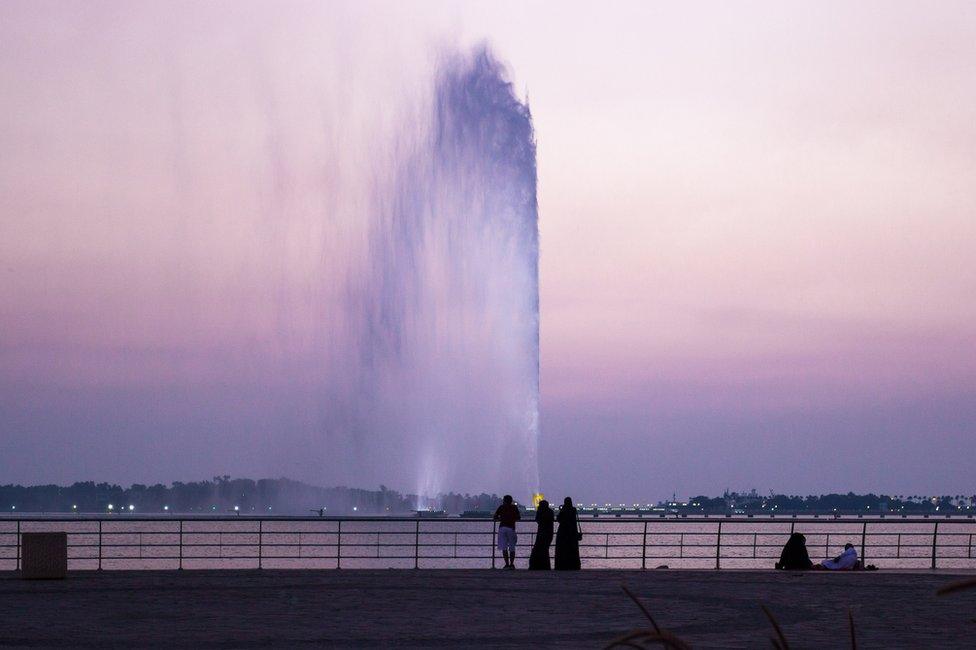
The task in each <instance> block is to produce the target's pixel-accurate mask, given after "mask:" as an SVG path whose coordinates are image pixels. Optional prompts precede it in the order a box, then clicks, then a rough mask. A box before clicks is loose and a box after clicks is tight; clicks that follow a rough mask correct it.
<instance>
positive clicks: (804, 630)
mask: <svg viewBox="0 0 976 650" xmlns="http://www.w3.org/2000/svg"><path fill="white" fill-rule="evenodd" d="M961 577H964V576H961V575H953V574H948V573H941V572H940V573H938V574H935V573H899V572H891V573H889V572H883V571H882V572H877V573H847V574H823V573H805V574H795V573H794V574H790V573H783V572H773V571H765V572H752V571H749V572H746V571H742V572H738V571H721V572H716V571H647V572H645V573H641V572H624V571H584V572H578V573H572V574H556V573H542V574H540V573H529V572H527V571H513V572H505V571H501V570H497V571H466V570H445V571H350V570H342V571H318V572H316V571H183V572H176V571H172V572H150V571H141V572H140V571H134V572H109V571H106V572H103V573H76V574H73V575H72V576H71V577H70V578H69V579H68V580H66V581H59V582H26V581H22V580H19V579H17V578H16V576H15V575H14V574H11V573H4V574H0V645H2V646H35V647H99V648H103V647H166V648H174V647H194V648H204V647H228V648H229V647H233V648H239V647H269V646H273V647H303V646H315V647H384V646H397V647H482V648H484V647H492V648H514V647H557V646H558V647H561V648H565V647H579V648H598V647H603V646H604V645H605V644H606V642H607V641H609V640H610V639H612V638H613V637H614V636H616V635H618V634H620V633H622V632H625V631H627V630H629V629H632V628H634V627H638V626H643V625H644V620H643V618H642V616H641V614H640V612H639V610H638V609H637V607H636V606H635V605H634V604H633V603H632V602H631V601H630V600H629V599H628V598H627V597H626V596H625V595H624V594H623V592H622V591H621V589H620V585H621V584H626V585H628V586H629V587H630V588H631V589H632V590H633V591H634V592H636V593H637V594H638V595H639V596H640V597H641V598H642V600H643V602H644V603H645V604H646V606H647V607H648V608H649V609H650V611H651V612H652V613H653V614H654V616H655V618H656V619H657V621H658V623H659V624H660V625H661V626H662V627H666V628H669V629H670V630H672V631H673V632H675V633H676V634H678V635H679V636H680V637H682V638H684V639H685V640H687V641H688V642H690V643H692V644H693V645H694V646H695V647H715V648H717V647H726V648H760V647H767V648H768V647H770V645H769V641H768V639H769V637H770V634H771V628H770V626H769V624H768V622H767V621H766V619H765V617H764V616H763V614H762V612H761V610H760V608H759V603H760V602H762V603H765V604H767V606H769V608H770V609H771V610H772V611H773V612H774V614H775V615H776V616H777V617H778V618H779V621H780V623H781V625H782V626H783V629H784V631H785V633H786V635H787V638H788V639H789V640H790V642H791V645H792V647H794V648H797V647H799V648H803V647H807V648H812V647H833V648H837V647H847V645H846V644H847V618H846V617H847V607H848V606H849V605H850V606H851V607H852V608H853V611H854V617H855V621H856V624H857V631H858V641H859V646H858V647H859V648H871V647H877V648H880V647H902V648H918V647H940V648H952V647H958V648H972V647H976V622H974V621H973V619H974V618H976V590H970V591H966V592H960V593H957V594H955V595H952V596H944V597H936V596H935V590H936V589H937V588H938V587H939V586H941V585H944V584H946V583H948V582H952V581H954V580H956V579H959V578H961ZM969 577H972V576H971V575H970V576H969Z"/></svg>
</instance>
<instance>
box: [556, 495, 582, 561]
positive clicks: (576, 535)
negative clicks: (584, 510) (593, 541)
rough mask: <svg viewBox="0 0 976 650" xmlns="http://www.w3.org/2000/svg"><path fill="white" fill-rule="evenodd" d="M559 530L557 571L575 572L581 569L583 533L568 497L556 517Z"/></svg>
mask: <svg viewBox="0 0 976 650" xmlns="http://www.w3.org/2000/svg"><path fill="white" fill-rule="evenodd" d="M556 521H558V522H559V530H558V531H557V532H556V570H557V571H560V570H575V569H579V568H580V554H579V543H580V538H581V537H583V533H582V532H580V529H579V519H578V518H577V516H576V508H574V507H573V500H572V499H570V498H569V497H566V498H565V499H564V500H563V506H562V507H561V508H560V509H559V515H557V516H556Z"/></svg>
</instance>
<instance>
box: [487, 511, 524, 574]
mask: <svg viewBox="0 0 976 650" xmlns="http://www.w3.org/2000/svg"><path fill="white" fill-rule="evenodd" d="M521 518H522V513H521V512H519V509H518V506H517V505H515V504H514V503H512V495H511V494H506V495H505V497H504V498H503V499H502V504H501V505H500V506H498V510H496V511H495V516H494V520H495V521H497V522H498V550H499V551H501V552H502V555H503V556H504V557H505V568H506V569H514V568H515V545H516V544H517V543H518V537H517V536H516V535H515V522H516V521H518V520H519V519H521Z"/></svg>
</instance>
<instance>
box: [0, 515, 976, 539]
mask: <svg viewBox="0 0 976 650" xmlns="http://www.w3.org/2000/svg"><path fill="white" fill-rule="evenodd" d="M17 521H20V522H55V521H56V522H65V521H73V522H78V523H87V522H98V521H101V522H118V523H123V522H148V521H151V522H160V523H161V522H172V523H174V524H175V523H178V522H180V521H183V522H194V521H201V522H209V521H220V522H225V523H226V522H232V521H238V522H241V523H244V522H257V521H267V522H293V521H303V522H339V521H341V522H357V521H362V522H377V521H385V522H410V523H414V524H415V523H416V522H417V521H420V523H421V525H425V524H426V525H436V524H443V523H448V522H449V523H456V522H465V523H488V524H491V523H493V520H492V519H490V518H488V517H453V516H452V517H438V518H424V517H383V516H375V517H371V516H363V517H358V516H357V517H317V516H311V517H300V516H290V515H280V516H278V515H246V514H242V515H230V514H229V515H223V516H210V515H201V516H199V517H198V516H195V515H192V514H181V515H171V516H167V515H158V516H147V515H127V514H119V515H109V516H98V515H94V516H87V515H51V516H45V517H32V516H26V517H22V516H15V517H12V516H9V515H0V523H4V522H10V523H15V522H17ZM720 521H721V522H722V523H723V524H725V525H729V524H731V525H738V524H742V525H750V524H757V523H764V524H776V523H781V524H783V525H784V526H786V525H788V524H791V523H804V524H806V523H810V524H826V525H829V526H844V525H850V526H859V525H861V524H865V523H868V524H872V523H878V524H899V525H901V524H934V523H935V522H936V521H938V522H940V523H943V524H945V523H949V524H952V523H959V524H972V523H974V516H973V515H956V516H946V517H942V516H933V517H929V518H902V517H901V516H900V515H899V516H892V517H885V518H878V517H871V518H868V517H864V518H859V519H832V518H829V517H825V518H816V517H795V518H794V517H792V516H789V515H786V516H783V515H778V516H776V517H764V516H758V517H751V518H743V517H726V516H725V515H715V516H712V517H679V518H675V517H667V518H665V517H658V516H654V517H615V516H614V517H607V516H600V517H589V516H586V515H583V516H581V517H580V523H584V524H585V523H596V524H608V525H615V524H617V523H639V524H641V525H643V524H644V523H647V524H648V525H653V524H654V523H672V522H674V523H682V524H688V523H709V524H716V525H717V524H718V522H720ZM530 522H531V520H526V523H530ZM724 534H725V533H724V531H723V535H724Z"/></svg>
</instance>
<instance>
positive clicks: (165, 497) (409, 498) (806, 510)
mask: <svg viewBox="0 0 976 650" xmlns="http://www.w3.org/2000/svg"><path fill="white" fill-rule="evenodd" d="M500 501H501V498H500V497H499V496H498V495H496V494H485V493H483V494H477V495H471V494H455V493H453V492H452V493H447V494H441V495H438V496H437V497H433V498H428V497H419V496H417V495H414V494H402V493H400V492H397V491H395V490H390V489H389V488H387V487H386V486H384V485H381V486H379V489H377V490H364V489H360V488H349V487H331V488H324V487H318V486H314V485H309V484H307V483H302V482H300V481H293V480H291V479H286V478H277V479H260V480H256V481H255V480H252V479H246V478H237V479H234V478H231V477H230V476H226V475H225V476H215V477H213V479H211V480H209V481H196V482H189V483H183V482H180V481H176V482H174V483H172V484H171V485H169V486H166V485H163V484H156V485H141V484H139V483H136V484H133V485H131V486H129V487H128V488H123V487H122V486H120V485H116V484H111V483H95V482H94V481H86V482H81V483H75V484H73V485H68V486H59V485H33V486H29V487H25V486H21V485H0V512H4V513H8V514H9V513H18V512H22V513H71V512H77V513H108V512H113V513H130V514H160V513H167V512H168V513H173V514H176V513H193V514H221V515H223V514H235V513H237V514H252V515H254V514H289V515H296V514H300V515H307V514H312V513H315V514H321V515H337V516H338V515H355V514H358V515H379V514H398V515H404V514H411V513H413V512H416V511H417V510H430V509H433V510H443V511H444V512H446V513H448V514H461V513H464V512H473V511H476V512H481V513H485V514H487V513H488V512H490V511H492V510H494V508H495V507H496V505H497V504H498V503H499V502H500ZM658 506H659V508H665V509H667V510H668V511H672V512H678V513H682V514H688V515H695V514H756V515H763V514H831V513H837V514H850V513H858V514H862V513H867V514H874V513H877V514H906V515H921V514H937V513H938V514H941V513H945V514H967V513H973V514H976V495H962V494H957V495H939V496H931V495H920V494H916V495H887V494H873V493H872V494H854V493H853V492H848V493H847V494H824V495H819V496H817V495H809V496H799V495H784V494H769V495H768V496H765V495H761V494H758V493H757V492H756V491H755V490H752V491H751V492H747V493H739V492H726V493H725V494H723V495H722V496H720V497H708V496H705V495H699V496H696V497H692V498H690V499H688V500H687V501H678V500H671V501H661V502H659V503H658ZM607 509H608V508H599V509H597V510H607ZM609 509H610V510H619V509H618V508H612V507H611V508H609ZM621 509H624V510H627V509H626V508H623V506H621ZM589 510H591V508H585V507H584V512H588V511H589Z"/></svg>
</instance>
